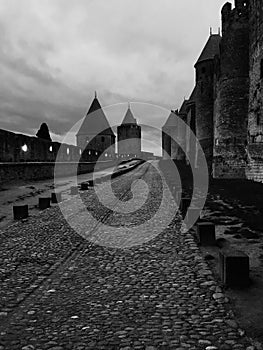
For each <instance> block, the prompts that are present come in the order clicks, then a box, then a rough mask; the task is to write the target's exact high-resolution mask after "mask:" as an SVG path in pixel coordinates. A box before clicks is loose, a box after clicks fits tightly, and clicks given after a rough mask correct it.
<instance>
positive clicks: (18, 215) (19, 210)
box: [13, 204, 28, 220]
mask: <svg viewBox="0 0 263 350" xmlns="http://www.w3.org/2000/svg"><path fill="white" fill-rule="evenodd" d="M13 214H14V219H15V220H20V219H26V218H27V217H28V205H27V204H25V205H14V206H13Z"/></svg>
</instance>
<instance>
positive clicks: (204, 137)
mask: <svg viewBox="0 0 263 350" xmlns="http://www.w3.org/2000/svg"><path fill="white" fill-rule="evenodd" d="M220 41H221V36H220V35H219V34H212V32H211V34H210V37H209V39H208V41H207V43H206V45H205V47H204V49H203V51H202V53H201V55H200V57H199V58H198V60H197V62H196V64H195V70H196V88H195V113H196V136H197V139H198V141H199V143H200V145H201V147H202V149H203V151H204V154H205V156H206V160H207V164H208V166H209V168H211V167H212V158H213V137H214V132H213V129H214V118H213V114H214V68H215V67H214V58H215V56H216V55H218V54H219V45H220ZM197 162H198V159H197Z"/></svg>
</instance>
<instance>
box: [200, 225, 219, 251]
mask: <svg viewBox="0 0 263 350" xmlns="http://www.w3.org/2000/svg"><path fill="white" fill-rule="evenodd" d="M197 237H198V241H199V244H200V245H201V246H213V245H215V243H216V237H215V225H214V224H213V223H211V222H199V223H197Z"/></svg>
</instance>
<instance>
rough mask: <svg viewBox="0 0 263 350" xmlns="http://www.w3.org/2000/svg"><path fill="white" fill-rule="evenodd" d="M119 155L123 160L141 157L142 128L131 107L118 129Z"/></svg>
mask: <svg viewBox="0 0 263 350" xmlns="http://www.w3.org/2000/svg"><path fill="white" fill-rule="evenodd" d="M117 134H118V155H119V157H122V158H130V157H140V155H141V127H140V126H139V125H138V124H137V121H136V119H135V118H134V116H133V114H132V111H131V107H130V105H129V106H128V110H127V112H126V114H125V117H124V119H123V121H122V123H121V125H120V126H118V127H117Z"/></svg>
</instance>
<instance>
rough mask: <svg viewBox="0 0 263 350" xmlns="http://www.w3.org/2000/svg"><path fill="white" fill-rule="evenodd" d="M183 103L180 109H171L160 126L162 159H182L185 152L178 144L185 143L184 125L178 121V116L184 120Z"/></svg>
mask: <svg viewBox="0 0 263 350" xmlns="http://www.w3.org/2000/svg"><path fill="white" fill-rule="evenodd" d="M184 107H185V102H184V103H183V105H182V107H181V109H180V111H179V112H178V111H171V113H170V115H169V117H168V119H167V120H166V122H165V124H164V126H163V127H162V150H163V159H169V158H171V159H174V160H184V159H185V154H184V152H183V151H182V149H181V147H180V145H182V146H183V147H184V145H185V127H184V125H182V124H180V123H179V122H178V120H179V118H181V119H183V120H184V115H183V114H184Z"/></svg>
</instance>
